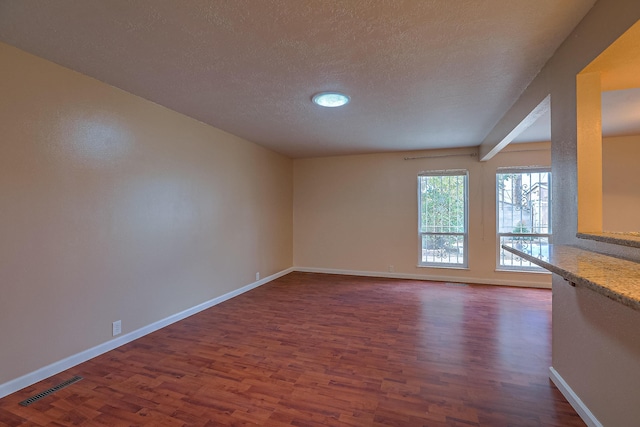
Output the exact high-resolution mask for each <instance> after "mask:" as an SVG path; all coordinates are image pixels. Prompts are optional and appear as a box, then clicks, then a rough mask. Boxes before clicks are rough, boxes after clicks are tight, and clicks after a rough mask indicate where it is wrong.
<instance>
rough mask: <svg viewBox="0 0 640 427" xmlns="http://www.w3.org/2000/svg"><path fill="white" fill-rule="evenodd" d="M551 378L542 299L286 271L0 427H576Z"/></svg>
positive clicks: (11, 403)
mask: <svg viewBox="0 0 640 427" xmlns="http://www.w3.org/2000/svg"><path fill="white" fill-rule="evenodd" d="M550 364H551V292H550V291H548V290H538V289H521V288H506V287H497V286H494V287H492V286H476V285H470V286H460V285H453V284H444V283H436V282H420V281H410V280H391V279H375V278H362V277H350V276H334V275H321V274H311V273H292V274H289V275H287V276H285V277H282V278H280V279H278V280H276V281H274V282H271V283H269V284H267V285H264V286H262V287H260V288H258V289H255V290H253V291H251V292H248V293H245V294H243V295H241V296H238V297H236V298H234V299H232V300H229V301H227V302H224V303H222V304H220V305H217V306H215V307H213V308H211V309H209V310H206V311H203V312H201V313H199V314H197V315H194V316H192V317H190V318H187V319H185V320H183V321H181V322H178V323H176V324H173V325H171V326H169V327H166V328H164V329H162V330H160V331H157V332H155V333H153V334H150V335H147V336H145V337H143V338H141V339H139V340H137V341H135V342H132V343H130V344H127V345H125V346H122V347H120V348H118V349H116V350H113V351H111V352H109V353H106V354H104V355H102V356H99V357H97V358H95V359H92V360H90V361H88V362H86V363H83V364H81V365H78V366H76V367H74V368H72V369H69V370H68V371H66V372H63V373H61V374H59V375H56V376H55V377H52V378H49V379H47V380H45V381H42V382H40V383H38V384H35V385H33V386H31V387H28V388H26V389H24V390H21V391H20V392H17V393H14V394H12V395H10V396H7V397H5V398H4V399H1V400H0V420H1V421H0V425H1V426H21V425H29V426H74V425H96V426H134V425H135V426H253V425H266V426H441V425H447V426H467V427H468V426H583V425H584V423H583V422H582V421H581V420H580V418H579V417H578V416H577V414H576V413H575V411H574V410H573V409H572V408H571V407H570V406H569V404H568V403H567V402H566V400H565V399H564V398H563V397H562V395H561V394H560V392H559V391H558V390H557V389H556V388H555V387H554V386H553V385H552V384H551V382H550V381H549V379H548V376H547V374H548V368H549V366H550ZM73 375H80V376H82V377H84V379H83V380H82V381H80V382H77V383H75V384H73V385H71V386H69V387H67V388H64V389H62V390H60V391H58V392H56V393H55V394H52V395H50V396H47V397H45V398H43V399H42V400H40V401H38V402H36V403H34V404H32V405H31V406H28V407H22V406H19V405H18V402H20V401H21V400H23V399H25V398H27V397H30V396H31V395H34V394H36V393H39V392H41V391H43V390H45V389H47V388H49V387H52V386H53V385H55V384H58V383H60V382H62V381H64V380H66V379H68V378H70V377H72V376H73Z"/></svg>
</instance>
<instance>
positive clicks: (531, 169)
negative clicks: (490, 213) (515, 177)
mask: <svg viewBox="0 0 640 427" xmlns="http://www.w3.org/2000/svg"><path fill="white" fill-rule="evenodd" d="M517 173H548V174H549V179H548V183H547V185H548V190H547V191H548V206H547V213H548V217H549V220H548V224H547V229H548V231H549V232H548V233H501V232H500V197H499V187H498V183H499V181H498V175H505V174H517ZM495 179H496V182H495V190H496V192H495V195H496V270H499V271H509V272H524V273H547V270H545V269H544V268H542V267H540V266H538V265H536V264H533V263H531V262H530V261H526V262H528V263H529V264H531V265H529V266H522V265H520V266H508V265H502V264H501V254H502V251H503V249H502V244H501V237H518V236H531V237H534V238H535V237H540V238H547V245H550V244H551V243H552V238H553V229H552V222H553V221H552V219H553V212H552V205H553V204H552V203H551V200H552V199H553V192H552V180H553V177H552V174H551V167H550V166H523V167H504V168H497V169H496V178H495Z"/></svg>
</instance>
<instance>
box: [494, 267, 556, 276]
mask: <svg viewBox="0 0 640 427" xmlns="http://www.w3.org/2000/svg"><path fill="white" fill-rule="evenodd" d="M493 271H495V272H496V273H526V274H545V275H550V274H551V272H550V271H547V270H510V269H508V268H496V269H495V270H493Z"/></svg>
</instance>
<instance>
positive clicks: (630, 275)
mask: <svg viewBox="0 0 640 427" xmlns="http://www.w3.org/2000/svg"><path fill="white" fill-rule="evenodd" d="M502 247H503V248H504V249H505V250H507V251H509V252H512V253H514V254H516V255H518V256H519V257H522V258H524V259H526V260H527V261H531V262H532V263H534V264H537V265H539V266H541V267H543V268H546V269H547V270H549V271H551V272H552V273H556V274H558V275H560V276H562V277H564V278H565V279H566V280H567V281H569V282H571V284H573V285H576V286H584V287H585V288H588V289H591V290H593V291H595V292H598V293H600V294H602V295H604V296H606V297H608V298H611V299H612V300H614V301H618V302H619V303H621V304H624V305H626V306H628V307H631V308H633V309H635V310H638V311H640V263H636V262H632V261H627V260H623V259H619V258H614V257H611V256H607V255H602V254H599V253H595V252H591V251H586V250H584V249H579V248H575V247H573V246H560V245H549V261H548V262H547V261H543V260H541V259H539V258H537V257H534V256H531V255H528V254H526V253H524V252H521V251H519V250H517V249H515V248H512V247H510V246H507V245H503V246H502Z"/></svg>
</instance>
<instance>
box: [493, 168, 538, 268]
mask: <svg viewBox="0 0 640 427" xmlns="http://www.w3.org/2000/svg"><path fill="white" fill-rule="evenodd" d="M496 181H497V185H496V187H497V197H496V199H497V201H498V206H497V210H498V254H499V255H498V268H500V269H509V270H532V271H536V270H538V271H539V270H542V269H541V268H540V267H538V266H536V265H535V264H532V263H530V262H529V261H527V260H524V259H522V258H520V257H519V256H517V255H514V254H512V253H511V252H507V251H505V250H504V249H502V245H504V244H506V245H508V246H512V247H514V248H516V249H518V250H520V251H522V252H525V253H527V254H530V255H532V256H535V257H537V258H541V259H543V260H545V261H548V260H549V238H550V237H551V204H550V200H551V197H550V195H551V172H549V170H548V169H499V170H498V174H497V179H496Z"/></svg>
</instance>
